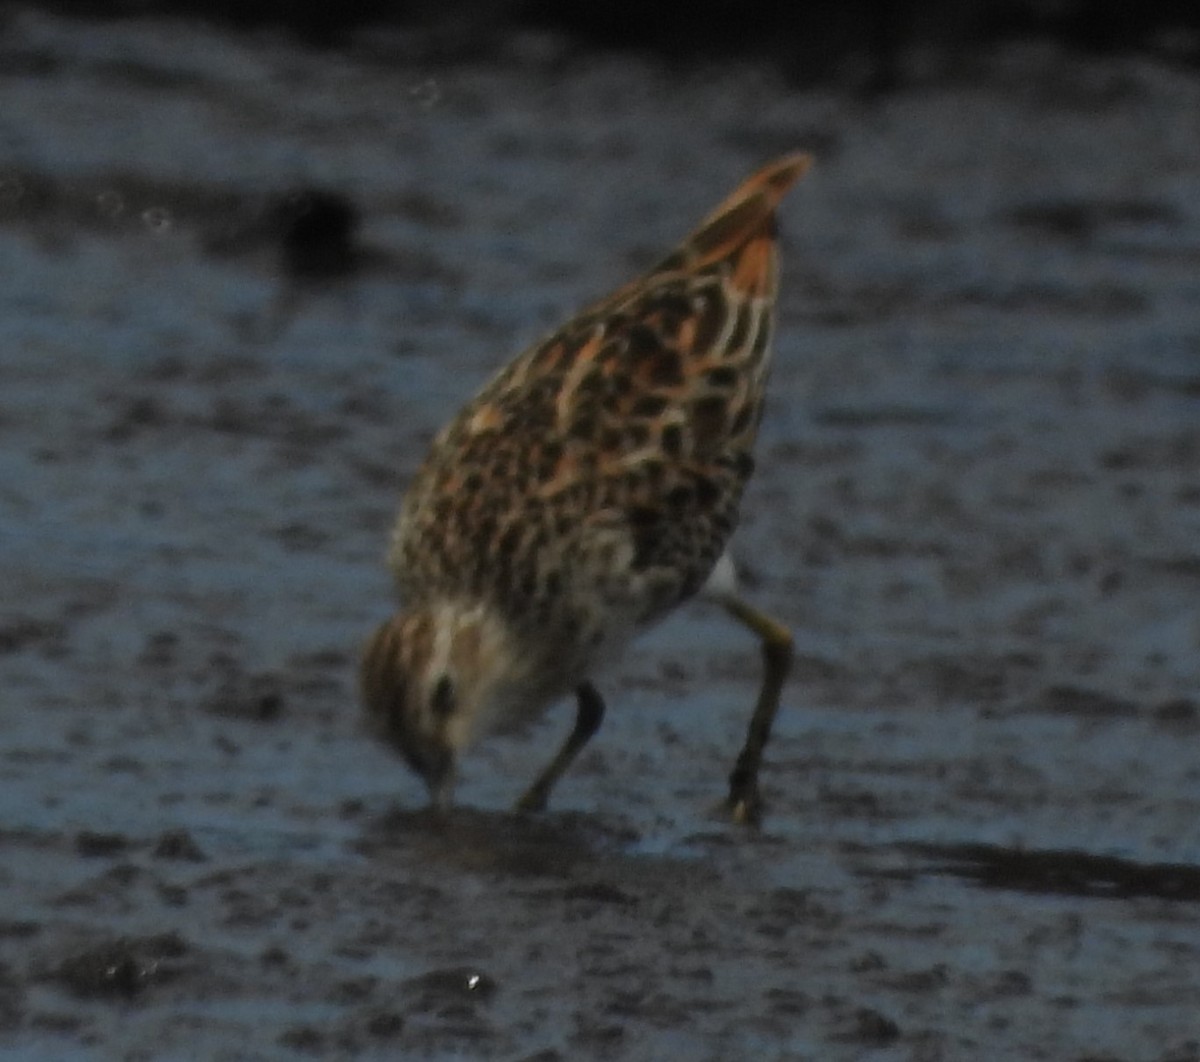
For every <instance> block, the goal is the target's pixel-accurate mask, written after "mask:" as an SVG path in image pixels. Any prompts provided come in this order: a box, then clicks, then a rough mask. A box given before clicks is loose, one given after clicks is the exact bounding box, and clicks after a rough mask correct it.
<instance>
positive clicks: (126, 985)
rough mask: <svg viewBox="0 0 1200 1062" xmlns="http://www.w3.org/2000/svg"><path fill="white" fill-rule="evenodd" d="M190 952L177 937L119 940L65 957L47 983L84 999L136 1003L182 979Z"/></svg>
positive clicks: (86, 948)
mask: <svg viewBox="0 0 1200 1062" xmlns="http://www.w3.org/2000/svg"><path fill="white" fill-rule="evenodd" d="M188 951H189V948H188V945H187V943H186V942H185V941H184V940H183V938H182V937H180V936H179V935H178V934H177V933H163V934H158V935H156V936H149V937H119V938H115V939H112V940H106V941H102V942H99V943H96V944H92V945H89V946H87V947H85V948H83V949H82V950H79V951H75V952H72V953H70V954H67V955H65V956H63V957H62V958H60V959H59V960H58V961H57V962H56V963H55V964H54V965H53V967H52V968H51V969H50V970H49V971H48V972H47V973H46V974H45V975H44V979H45V980H48V981H53V982H55V983H57V984H59V985H61V986H62V987H63V988H65V989H66V990H67V991H68V992H69V993H70V994H71V995H73V996H76V997H78V998H81V999H122V1000H134V999H136V998H138V997H139V996H141V995H142V994H143V993H144V992H146V991H148V990H149V989H151V988H153V987H155V986H157V985H162V984H165V983H166V982H168V981H170V980H171V979H173V978H174V977H176V976H178V974H179V967H180V960H181V959H183V958H184V956H186V955H187V954H188Z"/></svg>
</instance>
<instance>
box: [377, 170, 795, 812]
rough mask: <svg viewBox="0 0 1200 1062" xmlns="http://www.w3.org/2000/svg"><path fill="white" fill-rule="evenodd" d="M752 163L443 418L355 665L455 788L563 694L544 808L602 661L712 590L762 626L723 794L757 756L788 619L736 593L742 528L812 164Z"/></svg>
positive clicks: (415, 749)
mask: <svg viewBox="0 0 1200 1062" xmlns="http://www.w3.org/2000/svg"><path fill="white" fill-rule="evenodd" d="M812 161H813V160H812V157H811V156H810V155H808V154H804V153H795V154H789V155H786V156H784V157H782V158H779V159H777V160H775V161H773V162H771V163H769V164H768V165H766V166H764V167H762V168H761V169H759V170H758V171H757V172H755V173H753V174H752V175H751V176H750V177H749V178H747V179H746V180H745V181H744V182H743V183H742V184H740V185H739V186H738V187H737V188H736V189H735V190H734V191H733V193H732V194H731V195H729V196H728V198H726V199H725V200H724V201H723V202H721V203H720V205H719V206H718V207H717V208H716V209H715V210H714V211H713V212H712V213H711V214H709V215H708V216H707V217H706V218H704V220H703V221H702V222H701V223H700V225H699V226H698V227H697V228H696V229H695V230H694V231H693V232H692V233H691V234H690V235H689V236H687V237H686V239H684V240H683V242H682V243H680V244H679V245H678V246H677V247H676V248H675V249H674V250H673V251H671V253H669V254H668V255H667V256H666V257H665V258H663V259H662V260H661V261H660V262H659V263H658V264H657V265H655V266H654V267H653V268H652V269H650V270H649V271H648V272H646V273H644V274H643V275H641V276H640V277H638V278H637V279H635V280H633V281H631V282H629V283H627V284H625V285H623V286H622V287H620V288H618V289H617V290H616V291H615V292H613V293H612V294H611V295H609V296H607V297H605V298H602V299H600V300H598V301H596V302H593V303H592V304H590V305H588V306H586V307H585V308H584V309H583V310H582V311H581V312H580V313H578V314H577V315H576V316H574V317H573V318H572V319H571V320H570V321H569V322H568V323H567V324H565V325H564V326H562V327H561V328H559V329H558V330H557V331H555V332H553V333H552V334H550V335H549V336H547V337H546V338H543V339H541V340H540V341H538V342H535V343H534V344H533V345H532V346H530V347H529V348H528V349H526V350H525V351H523V352H522V353H520V354H519V355H518V356H517V357H515V358H514V359H513V360H512V361H510V362H509V363H508V364H507V365H505V366H504V367H503V368H502V369H500V371H499V372H498V373H497V374H496V375H495V376H493V378H492V379H491V380H490V381H489V382H487V383H486V384H485V385H484V386H483V388H482V389H481V390H480V391H479V392H478V393H477V394H476V395H475V397H474V398H472V399H471V400H470V401H468V402H467V404H466V405H465V406H464V407H463V408H462V409H461V410H460V412H459V413H458V414H457V415H456V416H455V417H454V418H453V419H452V420H450V421H449V423H448V424H447V425H446V426H445V427H444V428H443V429H442V430H441V431H440V432H439V433H438V434H437V435H436V436H435V438H434V440H433V442H432V444H431V446H430V449H429V452H428V454H427V456H426V457H425V459H424V462H423V463H422V464H421V465H420V466H419V468H418V470H417V471H416V473H415V475H414V477H413V479H412V481H411V483H410V484H409V486H408V489H407V491H406V492H405V494H404V497H403V500H402V502H401V505H400V511H399V515H398V518H397V520H396V524H395V527H394V530H393V533H392V537H391V540H390V545H389V547H388V556H387V559H388V564H389V566H390V568H391V570H392V574H393V575H394V578H395V583H396V589H397V591H398V593H399V597H400V599H401V602H402V607H401V608H400V610H399V611H397V612H396V613H395V614H393V615H392V616H391V617H390V618H388V619H387V620H385V621H384V622H383V623H382V624H381V625H380V626H379V627H378V628H377V629H376V630H375V631H374V633H373V634H372V635H371V636H370V637H369V639H368V640H367V642H366V644H365V647H364V649H363V652H362V655H361V663H360V668H359V689H360V698H361V701H362V704H363V708H364V709H365V717H366V720H367V724H368V726H369V728H370V729H371V730H372V731H373V732H374V733H375V735H376V736H377V737H379V738H380V739H382V740H383V741H384V742H385V743H386V744H387V745H389V746H390V747H391V748H392V749H393V750H394V751H396V752H398V753H399V754H400V756H401V757H402V758H403V759H404V760H405V761H406V762H407V764H408V765H409V766H410V767H411V768H412V769H413V770H414V771H415V772H416V773H417V774H418V775H419V776H420V777H421V778H422V779H423V780H424V782H425V785H426V787H427V789H428V792H429V796H430V802H431V806H432V807H434V808H439V809H446V808H448V807H449V806H450V805H451V804H452V798H453V790H454V784H455V780H456V778H457V777H458V766H459V761H460V759H461V757H462V755H463V753H464V752H465V751H466V750H467V749H468V748H469V747H470V746H471V745H472V744H473V743H474V742H476V741H477V740H479V739H481V738H483V737H485V736H487V735H489V734H492V733H497V732H505V731H511V730H514V729H517V728H519V727H521V726H523V725H524V724H525V723H527V722H529V721H532V720H535V719H538V718H540V717H541V716H542V715H543V713H544V712H545V711H546V710H547V709H548V708H549V707H550V706H552V705H553V704H554V703H556V702H558V701H560V700H563V699H565V698H567V697H569V696H570V695H571V694H572V693H573V694H574V697H575V702H576V713H575V721H574V726H573V727H572V729H571V731H570V733H569V735H568V736H567V738H566V740H565V742H564V743H563V744H562V745H561V747H560V748H559V749H558V751H557V754H556V755H555V756H554V757H553V759H552V760H551V761H550V763H549V764H548V765H547V767H546V768H545V769H544V770H543V771H542V772H541V774H539V775H538V776H537V778H536V779H535V780H534V781H533V783H532V784H531V785H530V786H529V787H528V788H527V789H525V790H524V792H523V793H522V795H521V796H520V798H519V800H518V801H517V803H516V810H518V811H523V812H533V811H540V810H542V809H544V808H545V807H546V806H547V803H548V799H549V796H550V793H551V791H552V789H553V788H554V786H555V785H556V784H557V783H558V781H559V779H560V778H561V777H562V775H563V774H564V773H565V772H566V771H567V769H568V767H569V766H570V765H571V763H572V762H573V761H574V760H575V758H576V757H577V756H578V754H579V752H580V751H581V750H582V749H583V748H584V747H585V746H586V745H587V743H588V741H589V740H590V739H591V738H592V737H593V735H594V734H595V733H596V732H597V730H598V729H599V727H600V724H601V721H602V719H603V717H604V714H605V702H604V699H603V697H602V696H601V694H600V692H599V690H598V689H597V685H596V680H597V676H599V675H601V674H602V673H603V672H604V670H605V669H606V668H607V667H609V666H610V665H612V664H613V663H614V662H615V661H616V660H617V659H618V658H619V657H620V656H621V654H622V652H623V651H624V650H625V649H626V648H627V647H628V646H629V644H630V643H631V642H632V641H633V640H634V639H635V638H636V637H637V636H638V635H640V634H641V633H642V632H644V631H645V630H647V629H648V628H650V627H652V626H654V625H655V624H657V623H658V622H659V621H661V620H663V619H664V618H666V617H667V616H668V615H669V614H671V613H672V612H674V611H675V610H676V609H677V608H678V607H679V606H680V605H682V604H684V603H685V602H687V601H688V600H689V599H691V598H693V597H695V596H696V595H698V594H701V593H703V594H704V595H705V596H707V597H709V598H711V599H712V600H714V601H716V602H718V603H719V604H720V605H722V606H723V607H724V608H725V610H726V611H727V612H728V613H729V614H730V615H731V616H732V617H733V618H734V619H735V620H737V621H738V622H740V623H741V624H743V625H744V626H745V627H747V628H748V629H749V630H750V631H752V632H753V633H754V634H755V635H756V636H757V637H758V639H759V641H760V645H761V650H762V657H763V676H762V683H761V687H760V690H759V695H758V700H757V703H756V704H755V707H754V709H753V712H752V715H751V719H750V724H749V728H748V731H747V735H746V739H745V743H744V745H743V747H742V749H741V751H740V753H739V755H738V757H737V759H736V761H735V764H734V767H733V769H732V772H731V774H730V776H729V782H728V795H727V796H726V798H725V799H724V801H723V811H724V812H725V813H726V814H727V815H728V816H729V817H730V818H731V819H732V820H733V821H734V822H738V823H744V824H749V825H757V824H760V823H761V820H762V814H763V808H764V801H763V797H762V794H761V791H760V786H759V770H760V765H761V763H762V759H763V752H764V749H765V747H766V745H767V741H768V738H769V736H770V732H771V727H772V723H773V721H774V719H775V716H776V713H777V710H778V707H779V701H780V695H781V692H782V689H783V686H784V683H785V680H786V678H787V675H788V671H789V668H790V664H791V660H792V652H793V650H792V635H791V632H790V631H789V629H788V628H787V627H786V626H785V625H784V624H783V623H781V622H780V621H778V620H776V619H774V618H772V617H771V616H769V615H767V614H766V613H764V612H760V611H759V610H758V609H756V608H754V607H753V606H752V605H750V604H749V603H748V602H747V601H746V600H745V599H744V598H743V597H742V596H741V595H740V593H739V591H738V586H737V579H736V573H735V570H734V566H733V562H732V560H731V559H730V556H729V553H728V544H729V540H730V537H731V536H732V534H733V531H734V528H735V526H736V524H737V519H738V509H739V505H740V501H741V498H742V493H743V490H744V488H745V486H746V483H747V481H748V480H749V478H750V476H751V473H752V472H753V469H754V455H753V449H754V443H755V437H756V435H757V432H758V428H759V424H760V421H761V418H762V414H763V402H764V395H765V391H766V385H767V378H768V374H769V369H770V364H771V358H772V338H773V337H772V333H773V329H774V318H775V302H776V295H777V290H778V273H779V266H778V259H779V253H778V247H777V239H778V226H777V220H776V209H777V207H778V206H779V204H780V202H781V201H782V199H783V197H784V195H785V193H786V192H787V191H788V190H789V189H790V187H791V186H792V184H793V183H794V182H795V181H796V180H797V179H798V178H800V177H801V176H802V175H803V174H804V173H805V172H806V171H807V170H808V169H809V168H810V166H811V164H812Z"/></svg>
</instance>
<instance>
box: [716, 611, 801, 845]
mask: <svg viewBox="0 0 1200 1062" xmlns="http://www.w3.org/2000/svg"><path fill="white" fill-rule="evenodd" d="M722 604H723V605H724V606H725V608H726V609H727V610H728V612H729V614H730V615H732V616H733V617H734V618H735V619H737V620H738V621H739V622H741V623H743V624H745V625H746V626H747V627H749V628H750V629H751V630H752V631H754V633H755V634H757V635H758V636H759V638H760V639H761V640H762V654H763V682H762V688H761V689H760V690H759V694H758V704H756V705H755V707H754V715H752V716H751V717H750V729H749V730H748V731H747V733H746V744H745V745H744V746H743V747H742V751H741V752H740V753H739V754H738V758H737V763H736V764H734V767H733V771H732V773H731V774H730V775H729V798H728V799H727V800H726V803H725V807H726V809H727V811H728V813H729V814H730V816H731V817H732V818H733V821H734V822H740V823H746V824H748V825H751V826H757V825H758V824H759V823H760V822H761V821H762V809H763V800H762V795H761V794H760V793H759V791H758V769H759V767H760V766H761V765H762V757H763V750H764V749H765V748H766V747H767V741H768V739H769V738H770V737H771V724H772V723H773V722H774V721H775V713H776V712H777V711H778V710H779V696H780V694H781V693H782V692H783V684H784V682H785V681H786V680H787V675H788V671H789V670H790V669H791V666H792V634H791V631H789V630H788V629H787V628H786V627H785V626H783V624H781V623H778V622H777V621H775V620H773V619H771V618H770V617H769V616H766V615H764V614H763V613H761V612H759V611H757V610H756V609H753V608H751V607H750V606H749V605H747V604H746V603H745V602H744V601H742V600H741V599H739V598H736V597H729V598H726V599H725V600H723V601H722Z"/></svg>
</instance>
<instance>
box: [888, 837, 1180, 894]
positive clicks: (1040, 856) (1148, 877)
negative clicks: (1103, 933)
mask: <svg viewBox="0 0 1200 1062" xmlns="http://www.w3.org/2000/svg"><path fill="white" fill-rule="evenodd" d="M901 849H902V850H903V851H905V852H908V853H911V854H912V855H915V856H917V857H919V858H920V859H922V860H925V861H926V862H927V866H926V868H925V869H924V870H923V871H921V873H932V874H946V875H949V876H952V877H956V878H961V879H962V880H964V881H971V882H974V883H976V884H978V885H982V886H984V887H985V888H989V889H1011V890H1013V891H1017V892H1030V893H1041V894H1048V895H1062V896H1086V897H1090V898H1095V899H1109V900H1129V899H1136V898H1140V897H1154V898H1155V899H1159V900H1173V901H1178V902H1182V903H1196V902H1200V867H1197V866H1191V865H1189V864H1184V863H1139V862H1137V861H1136V860H1131V859H1121V858H1119V857H1117V856H1101V855H1092V854H1090V853H1088V852H1072V851H1053V850H1050V851H1026V850H1023V849H1019V848H1003V847H999V846H995V845H985V844H951V845H936V844H906V845H902V846H901Z"/></svg>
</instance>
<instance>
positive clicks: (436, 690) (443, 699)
mask: <svg viewBox="0 0 1200 1062" xmlns="http://www.w3.org/2000/svg"><path fill="white" fill-rule="evenodd" d="M429 707H430V709H431V710H432V711H433V714H434V715H435V716H437V717H438V718H439V719H445V718H446V716H448V715H449V714H450V713H451V712H453V711H454V685H453V683H451V681H450V676H449V675H443V676H442V677H441V678H439V679H438V680H437V684H436V685H435V686H434V687H433V695H432V696H431V697H430V698H429Z"/></svg>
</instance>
